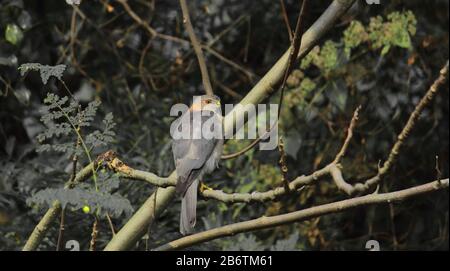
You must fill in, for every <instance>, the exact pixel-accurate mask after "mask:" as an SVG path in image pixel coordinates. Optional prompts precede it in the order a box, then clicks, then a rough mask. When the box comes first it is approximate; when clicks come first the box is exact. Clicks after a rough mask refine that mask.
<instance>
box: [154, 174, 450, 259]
mask: <svg viewBox="0 0 450 271" xmlns="http://www.w3.org/2000/svg"><path fill="white" fill-rule="evenodd" d="M448 186H449V179H445V180H440V181H433V182H430V183H427V184H423V185H419V186H416V187H412V188H408V189H404V190H400V191H396V192H391V193H383V194H371V195H366V196H362V197H358V198H352V199H347V200H342V201H337V202H333V203H328V204H324V205H320V206H315V207H311V208H308V209H304V210H300V211H296V212H292V213H287V214H282V215H276V216H270V217H260V218H257V219H253V220H249V221H245V222H239V223H235V224H231V225H226V226H223V227H219V228H215V229H212V230H207V231H204V232H200V233H197V234H193V235H190V236H186V237H183V238H180V239H178V240H175V241H172V242H170V243H168V244H165V245H162V246H160V247H158V248H156V249H155V250H159V251H161V250H177V249H183V248H187V247H191V246H193V245H198V244H201V243H205V242H208V241H211V240H214V239H218V238H223V237H227V236H233V235H236V234H238V233H243V232H250V231H256V230H261V229H267V228H273V227H277V226H281V225H286V224H290V223H295V222H300V221H304V220H308V219H311V218H314V217H319V216H323V215H327V214H332V213H340V212H343V211H346V210H350V209H354V208H357V207H361V206H368V205H374V204H387V203H392V202H398V201H402V200H405V199H409V198H412V197H416V196H419V195H423V194H427V193H431V192H434V191H438V190H443V189H447V188H448Z"/></svg>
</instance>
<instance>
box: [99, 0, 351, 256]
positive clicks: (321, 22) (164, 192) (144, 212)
mask: <svg viewBox="0 0 450 271" xmlns="http://www.w3.org/2000/svg"><path fill="white" fill-rule="evenodd" d="M354 2H355V0H334V1H333V2H332V3H331V4H330V6H329V7H328V8H327V10H326V11H325V12H324V13H323V14H322V15H321V16H320V18H319V19H318V20H317V21H316V22H315V23H314V24H313V25H312V26H311V27H310V28H309V29H308V31H306V32H305V34H304V35H303V37H302V46H301V48H300V53H299V55H298V57H297V58H299V57H303V56H305V55H306V54H307V53H308V52H309V50H311V49H312V48H313V47H314V46H315V45H316V44H317V43H318V42H319V40H320V39H321V38H322V37H323V36H324V35H325V33H327V32H328V30H329V29H331V28H332V27H333V25H334V23H335V22H336V21H337V20H338V19H339V18H340V17H341V16H342V15H343V14H344V13H345V12H346V11H347V10H348V9H349V8H350V6H351V5H352V4H353V3H354ZM289 52H290V48H289V49H288V50H287V51H286V52H285V53H284V55H283V56H282V57H281V58H280V59H279V60H278V61H277V63H276V64H275V65H274V66H273V67H272V68H271V69H270V70H269V71H268V72H267V73H266V75H265V76H264V77H263V78H262V79H261V80H260V81H259V83H258V84H257V85H255V86H254V87H253V88H252V90H251V91H250V92H249V93H248V94H247V95H246V96H245V97H244V99H242V101H241V102H240V103H241V104H242V105H247V104H258V103H259V102H261V101H262V100H264V99H265V98H266V97H268V96H269V95H271V94H272V93H273V92H274V90H275V89H274V86H276V85H277V84H279V83H280V82H281V80H282V78H283V74H284V70H285V64H286V60H287V59H288V57H289ZM233 114H236V116H238V117H240V116H243V115H244V114H245V112H244V111H242V110H234V111H232V112H230V114H228V115H227V116H226V117H225V122H224V132H225V134H231V133H233V127H234V123H235V120H233ZM174 174H175V173H172V175H171V176H174ZM156 193H157V199H156V205H157V206H156V208H155V209H153V208H154V206H153V201H154V199H153V198H154V195H152V196H151V197H150V198H149V199H147V201H146V202H145V203H144V205H142V206H141V208H139V210H138V211H137V212H136V213H135V214H134V215H133V216H132V217H131V218H130V220H129V221H128V222H127V224H126V225H125V226H124V227H123V228H122V229H121V230H120V231H119V232H118V233H117V234H116V236H115V237H114V238H113V239H112V240H111V242H110V243H109V244H108V245H107V247H106V249H107V250H126V249H127V248H129V247H130V246H132V245H133V244H135V243H136V242H137V241H138V240H139V238H141V237H142V235H143V234H144V233H145V229H146V228H147V227H148V225H149V223H151V222H152V221H153V219H154V218H153V217H152V214H153V212H154V211H155V212H156V213H161V212H162V210H164V209H165V208H167V205H168V204H169V203H170V199H172V198H173V197H174V196H175V189H174V188H173V187H168V188H159V189H158V190H157V192H156ZM118 236H121V238H118Z"/></svg>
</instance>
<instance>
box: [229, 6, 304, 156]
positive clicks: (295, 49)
mask: <svg viewBox="0 0 450 271" xmlns="http://www.w3.org/2000/svg"><path fill="white" fill-rule="evenodd" d="M308 3H309V0H303V2H302V5H301V8H300V12H299V15H298V19H297V23H296V26H295V32H294V37H293V39H292V44H291V48H290V53H289V57H288V59H287V62H286V66H285V70H284V76H283V81H282V82H281V86H280V100H279V102H278V114H277V115H278V120H279V119H280V114H281V108H282V106H283V97H284V90H285V88H286V82H287V79H288V77H289V75H290V74H291V71H292V69H293V67H294V64H295V62H296V60H297V56H298V53H299V51H300V48H301V46H302V37H303V34H304V32H305V29H306V27H305V24H304V20H305V17H306V14H307V10H308V7H309V5H308ZM278 120H277V121H276V122H275V123H274V124H273V125H272V127H270V128H269V129H268V130H266V132H265V133H264V134H263V136H260V137H258V138H257V139H255V140H254V141H253V142H252V143H250V144H249V145H248V146H247V147H245V148H243V149H242V150H240V151H238V152H236V153H232V154H226V155H222V157H221V159H223V160H226V159H233V158H236V157H239V156H241V155H243V154H244V153H246V152H247V151H249V150H251V149H252V148H253V147H254V146H256V144H258V143H259V142H260V141H261V140H262V139H263V138H266V137H267V136H268V135H269V134H270V133H271V131H272V130H273V129H274V128H275V126H276V125H278Z"/></svg>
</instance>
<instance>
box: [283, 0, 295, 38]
mask: <svg viewBox="0 0 450 271" xmlns="http://www.w3.org/2000/svg"><path fill="white" fill-rule="evenodd" d="M280 6H281V14H282V15H283V20H284V23H285V24H286V29H287V31H288V36H289V41H292V29H291V25H290V23H289V17H288V15H287V12H286V7H285V6H284V0H280Z"/></svg>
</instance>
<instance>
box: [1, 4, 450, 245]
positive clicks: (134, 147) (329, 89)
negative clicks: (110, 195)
mask: <svg viewBox="0 0 450 271" xmlns="http://www.w3.org/2000/svg"><path fill="white" fill-rule="evenodd" d="M128 2H129V4H130V6H131V8H132V9H133V10H134V11H135V12H136V13H137V14H138V15H139V16H140V17H141V18H142V19H144V20H145V21H147V22H148V23H149V24H150V25H151V26H152V27H153V28H154V29H155V30H156V31H158V32H160V33H164V34H167V35H172V36H176V37H180V38H183V39H186V40H187V39H188V37H187V34H186V33H185V31H184V28H183V24H182V19H181V12H180V10H179V6H178V1H140V0H138V1H128ZM190 2H193V4H191V7H190V9H191V17H192V19H193V22H194V27H195V29H196V32H197V34H198V36H199V38H200V39H201V40H202V41H203V43H205V44H208V45H210V48H212V49H213V50H215V51H217V52H218V53H220V54H221V55H222V56H223V57H226V58H227V59H229V60H231V61H233V62H234V63H236V65H237V66H238V67H239V68H236V67H233V66H232V65H229V64H227V63H225V62H224V61H223V60H221V59H220V58H217V57H215V56H214V55H212V54H211V51H209V50H205V53H206V56H207V63H208V68H209V72H210V74H211V78H212V83H213V86H214V89H215V92H216V94H218V95H219V96H221V98H222V101H223V104H225V103H236V102H237V101H239V99H240V97H241V96H243V95H245V94H246V93H247V92H248V91H249V90H250V89H251V88H252V86H253V85H254V84H255V83H256V82H257V81H258V79H259V78H260V77H261V76H262V75H264V74H265V72H266V71H267V70H268V69H269V68H270V67H271V66H272V65H273V64H274V63H275V61H276V60H277V59H278V58H279V57H280V56H281V54H282V53H283V52H284V51H285V50H286V48H287V47H288V45H289V39H288V35H287V31H286V26H285V24H284V22H283V18H282V13H281V9H280V3H279V1H269V0H261V1H257V4H256V1H242V0H239V1H234V0H232V1H221V0H209V1H190ZM329 2H330V1H313V3H312V8H311V10H310V13H311V14H310V15H309V16H308V17H309V19H308V24H311V23H312V22H313V21H314V20H315V19H316V18H317V17H318V16H319V15H320V14H321V13H322V11H323V10H324V9H325V7H326V6H327V5H328V4H329ZM381 2H382V4H381V5H372V6H367V5H366V4H364V3H363V1H361V3H362V4H361V10H360V13H359V14H357V16H356V19H358V20H360V21H361V22H362V24H363V25H365V26H367V25H368V23H369V18H370V17H373V16H377V15H381V16H383V17H384V18H386V16H387V15H388V14H390V13H392V12H393V11H406V10H411V11H412V13H413V14H414V15H415V18H416V20H417V25H416V27H417V33H416V34H415V35H413V36H412V42H411V48H410V49H405V48H399V47H395V48H394V47H393V48H391V49H390V50H389V52H388V53H387V54H385V55H381V52H380V51H381V49H380V50H374V49H373V48H371V47H373V44H365V45H362V46H361V47H362V48H359V49H358V50H357V51H356V52H355V54H354V55H353V54H352V56H353V58H352V59H351V61H344V62H342V61H340V60H339V61H338V63H336V65H334V66H333V68H332V69H331V71H328V72H326V73H325V72H324V71H323V70H322V69H320V68H317V67H311V68H308V69H306V70H304V71H303V73H304V75H302V76H306V77H308V78H309V79H310V80H311V81H313V82H314V84H315V85H314V87H313V88H312V89H310V90H309V92H308V91H307V90H305V89H302V88H299V87H298V83H295V80H294V82H293V83H291V84H290V89H289V90H288V91H287V93H286V95H287V97H288V98H287V100H288V101H289V102H287V103H286V107H285V108H284V113H283V118H282V125H283V129H282V134H283V137H284V138H285V141H286V144H287V149H288V154H289V156H288V167H289V176H291V177H295V176H298V175H301V174H306V173H309V172H312V171H313V170H314V169H317V168H319V167H321V166H323V165H325V164H327V163H328V162H330V161H331V160H332V159H333V158H334V155H335V154H336V151H337V150H338V148H339V146H340V144H341V142H342V141H343V137H344V135H345V129H346V127H347V125H348V122H349V120H350V119H351V115H352V112H353V110H354V109H355V108H356V107H357V106H358V105H359V104H361V105H362V107H363V110H362V112H361V121H360V124H359V125H358V127H357V129H356V131H355V133H356V135H355V138H354V140H353V142H352V143H351V145H350V151H349V154H348V155H347V156H346V158H345V160H344V166H345V167H346V170H345V175H346V178H348V179H349V180H351V181H355V182H356V181H358V180H363V179H365V178H367V177H368V176H371V175H373V174H374V173H375V172H376V168H377V164H378V161H380V160H381V161H383V160H384V159H386V157H387V154H388V153H389V150H390V148H391V146H392V145H393V143H394V142H395V140H396V135H397V134H398V133H399V132H400V131H401V129H402V127H403V125H404V123H405V122H406V120H407V118H408V116H409V114H410V113H411V112H412V110H413V109H414V105H415V104H416V103H417V102H418V100H419V99H420V97H421V96H422V95H423V94H424V93H425V91H426V90H427V88H428V86H429V85H430V84H431V83H432V82H433V80H434V79H435V78H436V76H437V75H438V71H439V69H440V67H441V66H442V65H443V64H444V63H445V62H446V60H447V59H448V32H449V31H448V23H449V17H448V8H449V7H448V1H446V0H432V1H426V3H425V2H424V1H419V0H408V1H406V0H404V1H400V0H393V1H381ZM285 4H286V8H287V10H288V16H289V18H290V20H292V21H291V25H293V24H294V20H295V19H296V16H297V12H298V5H297V1H285ZM348 26H349V20H343V21H340V22H339V24H338V25H337V26H336V27H335V28H334V29H333V31H330V33H329V35H327V36H326V38H325V39H324V40H323V42H322V43H321V44H320V45H321V46H322V45H323V44H324V43H325V42H326V41H327V40H328V41H330V40H332V41H335V42H336V43H339V41H340V40H341V38H342V37H343V32H344V30H345V29H347V27H348ZM0 33H1V35H0V250H18V249H21V247H22V246H23V244H24V243H25V241H26V239H27V237H28V235H29V234H30V232H31V231H32V229H33V228H34V226H35V225H36V224H37V222H38V221H39V219H40V217H41V216H42V214H43V208H45V206H43V207H42V208H36V207H31V206H29V205H27V204H26V201H27V199H28V198H30V197H31V196H32V195H34V194H35V193H36V192H38V191H40V190H42V189H45V188H58V187H62V186H63V184H64V182H65V181H66V180H67V179H68V176H69V175H70V172H71V169H70V166H71V162H70V160H69V158H70V157H69V156H68V155H65V154H63V155H61V153H54V152H44V153H37V152H36V148H37V147H38V146H39V144H38V143H37V140H36V135H37V134H39V133H41V132H42V131H43V129H44V127H43V125H42V124H41V122H40V120H39V119H40V117H41V113H40V112H39V109H40V108H42V105H43V99H44V98H45V97H46V95H47V93H48V92H52V93H56V94H58V95H59V96H66V95H67V92H66V91H65V90H64V88H63V86H62V84H61V82H60V81H58V80H55V78H51V79H50V80H49V82H48V83H47V84H46V85H43V84H42V82H41V80H40V77H39V74H38V73H29V74H28V75H27V76H26V77H21V76H20V72H19V71H18V69H17V68H18V66H19V65H20V64H22V63H28V62H36V63H42V64H47V65H57V64H66V65H67V70H66V72H65V74H64V77H63V80H64V82H66V84H67V85H68V87H69V89H71V90H72V92H73V93H74V95H75V96H76V97H77V98H78V100H80V101H81V103H82V104H83V105H86V104H87V103H88V102H90V101H93V100H98V101H101V102H102V104H101V106H100V107H99V111H98V113H97V115H98V116H97V118H96V120H95V122H94V124H93V126H94V127H99V126H101V120H102V119H103V118H104V116H105V115H106V114H107V113H109V112H112V113H113V115H114V120H115V122H116V123H117V127H116V128H115V132H116V134H117V136H116V138H115V141H114V142H113V143H111V144H109V145H108V146H104V147H102V148H97V149H96V153H94V156H95V155H96V154H99V153H101V152H102V151H105V150H108V149H113V150H115V151H117V152H118V154H119V156H120V157H121V159H122V160H123V161H125V162H126V163H127V164H129V165H130V166H133V167H135V168H139V169H143V170H147V171H151V172H154V173H155V174H158V175H161V176H166V175H168V174H169V173H170V172H171V171H172V170H173V168H174V166H173V162H172V154H171V149H170V136H169V127H170V123H171V121H172V120H173V118H171V117H169V114H168V113H169V109H170V107H171V106H172V105H173V104H174V103H177V102H185V103H189V100H190V98H191V96H192V95H195V94H201V93H202V87H201V77H200V73H199V70H198V66H197V62H196V58H195V55H194V54H193V52H192V51H191V50H190V48H189V47H188V46H186V45H185V44H180V43H177V42H173V41H168V40H164V39H158V38H155V39H151V38H150V35H149V33H148V32H147V31H146V30H145V29H144V28H143V27H141V26H139V25H137V24H136V23H135V21H133V19H132V18H131V17H130V16H129V14H128V13H127V12H126V11H125V10H124V9H123V7H122V6H121V5H120V4H118V3H117V2H115V1H108V0H101V1H82V3H81V5H80V6H79V7H78V11H76V9H74V8H72V6H70V5H68V4H66V2H65V1H32V0H23V1H22V0H3V1H1V2H0ZM216 38H217V40H216ZM215 40H216V41H215ZM212 41H215V42H214V43H213V44H212ZM211 44H212V45H211ZM340 54H342V52H340ZM328 57H329V56H328ZM324 58H325V59H327V56H324ZM296 91H297V92H298V91H305V93H304V94H305V95H304V97H305V98H301V99H300V100H295V98H296V97H297V98H298V94H299V93H297V92H296ZM311 93H312V94H314V95H311ZM316 93H318V94H316ZM300 94H302V92H300ZM302 97H303V96H302ZM272 99H274V101H275V100H276V99H277V98H276V97H273V98H272ZM292 101H295V102H292ZM268 102H269V101H268ZM448 109H449V102H448V83H447V84H446V86H445V89H442V90H441V91H440V93H439V95H438V96H437V98H436V100H435V101H434V102H433V103H432V105H431V106H430V107H429V108H428V109H427V110H426V112H425V114H424V116H423V117H422V118H421V121H420V123H419V125H418V126H417V127H416V129H415V130H414V132H413V133H412V134H411V136H410V138H409V139H408V140H407V142H406V144H405V148H404V150H403V152H402V153H401V155H400V158H399V161H398V163H397V164H396V165H395V167H394V170H393V172H391V174H389V176H387V177H386V179H385V181H384V182H383V184H382V185H381V187H380V191H394V190H398V189H402V188H406V187H411V186H414V185H417V184H420V183H425V182H427V181H431V180H433V179H434V178H436V175H437V173H436V170H435V164H436V156H438V157H439V167H440V170H441V171H442V176H445V177H446V176H448V162H449V154H448V138H449V117H448V116H449V113H448ZM246 144H248V142H247V143H246V142H240V141H230V142H229V143H228V144H227V147H226V152H232V151H233V150H237V149H239V148H240V147H242V146H245V145H246ZM278 155H279V154H278V152H276V151H274V152H270V153H267V152H260V151H258V150H253V151H250V152H249V153H248V154H246V155H245V156H242V157H239V158H237V159H236V160H231V161H226V162H223V163H222V166H221V168H220V169H219V170H218V171H217V172H216V173H215V174H214V175H213V176H210V177H209V178H207V179H206V182H207V183H208V184H210V185H211V186H212V187H216V188H220V189H224V190H227V191H239V192H249V191H253V190H264V189H269V188H270V187H273V186H276V185H279V178H280V173H279V169H278V166H277V159H278ZM86 163H87V160H81V161H80V163H79V164H82V165H83V164H86ZM153 189H154V188H153V187H151V186H149V185H147V184H144V183H140V182H122V183H121V184H120V187H119V188H117V189H116V191H115V192H117V193H118V194H120V195H122V196H124V197H126V198H127V199H128V200H129V201H130V202H131V204H132V206H133V207H134V209H137V208H139V206H140V204H141V203H142V202H143V201H144V200H145V199H147V197H148V196H149V195H150V194H151V193H152V191H153ZM343 198H345V195H343V194H342V193H341V192H339V191H337V189H336V188H335V186H334V185H333V184H332V182H331V181H330V180H325V181H323V182H320V183H319V184H317V185H315V186H312V187H309V188H307V189H305V190H304V191H303V192H302V193H301V194H300V195H297V196H290V197H289V198H284V199H282V200H281V201H279V202H274V203H267V204H253V205H243V204H234V205H225V204H223V203H219V202H216V201H208V202H205V201H200V203H199V206H198V215H199V220H198V224H197V230H199V231H200V230H202V229H207V228H211V227H215V226H218V225H223V224H229V223H232V222H237V221H243V220H247V219H251V218H256V217H259V216H261V215H274V214H279V213H283V212H287V211H293V210H296V209H300V208H307V207H309V206H313V205H318V204H322V203H326V202H332V201H334V200H338V199H343ZM448 203H449V198H448V191H444V192H439V193H435V194H433V195H432V196H430V197H422V198H417V199H415V200H410V201H406V202H403V203H401V204H394V205H391V206H378V207H370V208H364V209H358V210H353V211H349V212H346V213H343V214H337V215H330V216H325V217H322V218H320V219H315V220H312V221H308V222H304V223H298V224H293V225H289V226H283V227H279V228H276V229H272V230H264V231H260V232H255V233H251V234H243V235H238V236H236V237H232V238H226V239H223V240H218V241H214V242H210V243H207V244H205V245H201V246H197V247H195V249H198V250H211V249H214V250H229V249H233V250H237V249H242V250H263V249H272V250H293V249H300V250H362V249H365V248H364V246H365V243H366V241H367V240H370V239H375V240H378V241H379V242H380V244H381V249H382V250H394V249H399V250H448V232H449V226H448V224H449V216H448ZM179 206H180V204H179V201H177V202H175V203H174V204H173V205H171V206H170V208H169V209H167V210H166V211H165V212H164V213H163V215H162V216H161V217H160V218H159V219H158V221H157V223H156V224H155V225H153V227H152V229H151V230H150V235H149V236H150V239H149V242H148V244H149V245H150V246H151V247H154V246H157V245H159V244H162V243H165V242H167V241H169V240H172V239H174V238H176V237H178V236H179V233H178V215H179ZM128 218H129V215H123V216H121V217H120V218H115V219H113V222H114V224H115V226H116V227H117V228H120V227H121V225H123V223H125V222H126V221H127V219H128ZM66 221H67V227H66V233H65V239H66V240H77V241H79V242H80V244H81V249H87V248H88V243H89V240H90V233H91V227H92V223H93V217H92V215H88V214H84V213H83V212H81V211H80V210H77V211H73V212H67V218H66ZM57 231H58V224H57V223H54V224H53V225H52V228H51V230H50V232H49V233H48V234H47V237H46V238H45V239H44V242H43V243H42V244H41V245H40V247H39V249H41V250H54V249H55V246H56V245H55V243H56V240H57ZM110 238H111V233H110V230H109V227H108V224H107V222H106V220H104V219H103V220H101V221H100V233H99V240H98V247H99V248H101V247H103V246H104V245H105V244H106V243H107V242H108V240H109V239H110ZM145 243H146V242H145V239H143V240H142V242H140V243H139V244H138V245H137V247H136V249H137V250H142V249H145V247H146V244H145Z"/></svg>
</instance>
